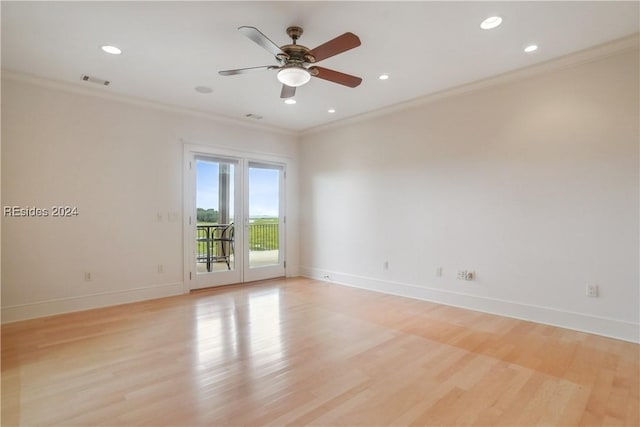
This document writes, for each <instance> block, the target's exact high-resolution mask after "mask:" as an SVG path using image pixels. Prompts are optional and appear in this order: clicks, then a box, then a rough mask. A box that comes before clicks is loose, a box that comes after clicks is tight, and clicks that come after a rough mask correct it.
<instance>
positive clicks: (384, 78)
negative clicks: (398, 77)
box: [378, 74, 389, 80]
mask: <svg viewBox="0 0 640 427" xmlns="http://www.w3.org/2000/svg"><path fill="white" fill-rule="evenodd" d="M378 78H379V79H380V80H387V79H388V78H389V74H380V76H379V77H378Z"/></svg>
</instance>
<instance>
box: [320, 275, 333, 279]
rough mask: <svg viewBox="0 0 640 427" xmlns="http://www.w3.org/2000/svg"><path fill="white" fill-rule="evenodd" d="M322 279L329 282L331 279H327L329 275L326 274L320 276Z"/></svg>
mask: <svg viewBox="0 0 640 427" xmlns="http://www.w3.org/2000/svg"><path fill="white" fill-rule="evenodd" d="M322 278H323V279H324V280H331V277H329V275H328V274H325V275H324V276H322Z"/></svg>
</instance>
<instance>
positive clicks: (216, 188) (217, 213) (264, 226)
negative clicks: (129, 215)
mask: <svg viewBox="0 0 640 427" xmlns="http://www.w3.org/2000/svg"><path fill="white" fill-rule="evenodd" d="M186 154H187V159H186V160H187V162H186V164H185V171H186V173H185V195H186V197H185V199H186V200H185V211H186V214H185V220H186V221H185V222H186V223H185V280H186V281H188V282H187V283H188V288H189V289H190V290H192V289H201V288H207V287H212V286H220V285H226V284H233V283H243V282H250V281H254V280H262V279H268V278H273V277H280V276H284V275H285V259H284V255H285V250H284V243H285V239H284V236H285V216H284V206H285V205H284V191H283V189H284V184H285V179H284V178H285V173H284V172H285V170H284V165H283V164H278V163H271V162H264V161H254V160H250V159H246V158H239V157H231V156H219V155H215V154H210V153H199V152H194V151H187V152H186Z"/></svg>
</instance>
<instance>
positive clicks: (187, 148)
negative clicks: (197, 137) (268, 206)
mask: <svg viewBox="0 0 640 427" xmlns="http://www.w3.org/2000/svg"><path fill="white" fill-rule="evenodd" d="M181 141H182V144H183V173H182V177H183V179H182V184H183V208H182V209H183V212H182V218H183V221H182V222H183V245H182V249H183V293H185V294H186V293H189V292H191V286H192V281H193V280H195V275H196V271H195V265H196V260H195V252H196V250H195V249H196V246H195V245H196V242H195V238H193V236H195V227H196V223H197V220H196V215H195V211H194V208H193V206H192V205H193V201H194V200H195V191H196V188H195V180H193V179H192V174H193V173H195V169H194V168H195V164H193V161H194V159H195V157H196V156H206V157H214V158H220V159H229V160H235V161H237V162H238V163H237V164H238V171H237V173H238V174H239V185H240V192H239V195H240V198H241V199H242V200H241V201H240V209H239V212H237V213H236V216H237V220H239V222H238V223H237V225H238V227H237V229H236V231H238V228H242V230H241V231H240V235H238V234H236V242H237V241H238V240H237V239H238V238H241V239H243V240H242V246H243V248H242V252H243V253H242V255H241V257H242V259H240V260H239V261H240V262H241V264H237V268H239V269H241V273H240V282H239V283H246V282H247V281H246V280H245V277H244V276H245V275H244V271H245V264H246V265H248V260H247V261H245V260H244V254H245V253H247V254H248V250H245V249H244V247H245V241H244V240H246V238H245V233H244V231H245V230H244V229H245V227H244V225H245V224H246V225H248V218H245V209H246V208H247V207H246V205H247V203H246V202H245V200H244V198H245V195H246V194H247V193H246V191H247V183H246V182H245V178H246V176H248V164H249V163H258V164H272V165H274V166H281V167H282V171H283V177H282V179H283V183H282V192H281V194H280V204H281V206H283V210H282V216H283V217H284V221H283V224H281V228H282V237H281V242H282V244H283V248H282V261H283V263H284V266H285V270H284V271H285V275H286V259H287V245H286V242H287V239H286V214H287V209H288V208H287V204H286V202H285V200H286V194H287V192H288V186H287V180H286V173H287V168H288V167H289V165H290V162H291V157H289V156H286V155H283V156H280V155H274V154H270V153H261V152H254V151H247V150H236V149H230V148H227V147H221V146H216V145H210V144H201V143H194V142H190V141H185V140H181ZM281 222H282V221H281ZM241 224H242V227H240V225H241ZM214 286H215V285H214ZM219 286H224V285H219Z"/></svg>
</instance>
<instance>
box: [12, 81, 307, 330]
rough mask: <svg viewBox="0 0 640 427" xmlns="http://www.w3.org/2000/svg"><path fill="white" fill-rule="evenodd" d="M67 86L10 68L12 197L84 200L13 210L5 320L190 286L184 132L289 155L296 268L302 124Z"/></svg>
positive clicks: (41, 201) (198, 139)
mask: <svg viewBox="0 0 640 427" xmlns="http://www.w3.org/2000/svg"><path fill="white" fill-rule="evenodd" d="M41 83H42V84H41ZM67 89H69V88H66V87H63V88H62V89H61V88H59V87H57V85H55V84H49V83H46V82H39V81H32V79H29V78H26V77H23V76H16V75H7V73H4V74H3V80H2V142H3V147H2V150H3V153H2V205H3V206H12V205H17V206H36V207H40V208H50V207H51V206H53V205H59V204H64V205H70V206H77V208H78V212H79V215H78V216H77V217H74V218H52V217H48V218H8V217H3V218H2V229H3V233H2V267H3V268H2V308H3V310H2V319H3V321H12V320H17V319H22V318H27V317H37V316H42V315H48V314H53V313H59V312H64V311H73V310H78V309H84V308H90V307H97V306H102V305H110V304H116V303H122V302H129V301H134V300H139V299H147V298H154V297H159V296H165V295H174V294H178V293H182V291H183V283H182V282H183V231H182V230H183V229H182V210H183V209H182V206H183V200H182V196H183V182H182V181H183V166H182V165H183V163H182V157H183V142H182V140H184V141H186V142H190V143H198V144H209V145H214V146H217V147H222V148H225V149H239V150H246V151H253V152H261V153H270V154H273V155H276V156H281V157H285V158H288V159H289V160H288V162H289V163H290V164H291V165H292V167H291V169H292V171H291V172H290V178H291V179H289V180H288V181H289V188H288V194H287V201H288V211H287V215H288V219H289V221H288V223H289V230H288V231H289V232H288V234H287V236H288V242H287V250H288V258H287V261H288V266H290V267H291V269H290V271H293V272H294V274H295V271H296V266H297V264H298V259H297V257H298V235H297V234H298V233H297V228H298V225H297V221H296V219H297V193H298V189H297V187H296V181H297V179H296V176H295V172H296V171H297V163H296V161H297V160H296V159H297V155H298V154H297V150H298V144H297V142H298V139H297V137H296V136H294V135H290V134H285V133H279V132H270V131H267V130H263V129H258V128H251V127H244V126H240V125H238V124H233V123H226V122H224V121H219V120H218V121H216V120H211V119H206V118H203V117H196V116H192V115H188V114H180V113H179V112H176V111H170V110H163V109H158V108H153V107H150V106H145V105H143V104H139V105H136V104H135V103H131V102H124V101H123V100H118V99H115V98H114V99H109V98H104V97H97V96H93V95H91V94H90V93H82V92H78V91H74V90H71V91H70V90H67ZM158 213H160V214H161V215H162V220H161V221H158ZM170 214H177V215H178V218H177V219H176V220H173V221H171V220H170V218H171V216H170ZM158 264H163V266H164V273H162V274H160V273H158ZM84 272H91V274H92V280H91V281H90V282H86V281H85V280H84Z"/></svg>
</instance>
